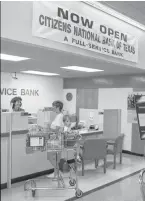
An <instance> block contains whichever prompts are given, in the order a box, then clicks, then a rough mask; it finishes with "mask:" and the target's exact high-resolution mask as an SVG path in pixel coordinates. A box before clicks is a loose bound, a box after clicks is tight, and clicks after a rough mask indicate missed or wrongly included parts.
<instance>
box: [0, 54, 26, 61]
mask: <svg viewBox="0 0 145 201" xmlns="http://www.w3.org/2000/svg"><path fill="white" fill-rule="evenodd" d="M0 56H1V60H6V61H24V60H28V59H30V58H26V57H19V56H13V55H9V54H0Z"/></svg>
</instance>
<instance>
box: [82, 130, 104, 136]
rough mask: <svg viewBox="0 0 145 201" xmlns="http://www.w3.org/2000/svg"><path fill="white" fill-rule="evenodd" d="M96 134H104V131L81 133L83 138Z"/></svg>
mask: <svg viewBox="0 0 145 201" xmlns="http://www.w3.org/2000/svg"><path fill="white" fill-rule="evenodd" d="M94 134H98V135H99V134H103V131H102V130H89V131H84V132H83V131H81V133H80V135H82V136H91V135H94Z"/></svg>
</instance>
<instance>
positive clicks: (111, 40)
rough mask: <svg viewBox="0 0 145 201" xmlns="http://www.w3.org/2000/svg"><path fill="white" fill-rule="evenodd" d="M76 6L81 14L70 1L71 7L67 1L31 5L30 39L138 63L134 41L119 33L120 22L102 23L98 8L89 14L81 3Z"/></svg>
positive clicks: (133, 38)
mask: <svg viewBox="0 0 145 201" xmlns="http://www.w3.org/2000/svg"><path fill="white" fill-rule="evenodd" d="M79 3H80V12H78V10H79V8H77V11H76V7H75V5H76V4H75V3H74V4H72V2H71V4H70V6H68V3H67V2H48V1H47V2H41V1H35V2H33V21H32V34H33V36H36V37H40V38H45V39H49V40H53V41H56V42H60V43H65V44H68V45H72V46H76V47H79V48H83V49H86V50H90V51H94V52H96V53H100V54H105V55H108V56H112V57H116V58H120V59H124V60H128V61H131V62H137V61H138V40H137V38H136V37H134V36H132V35H131V34H128V33H125V32H124V30H121V31H120V30H119V29H120V28H119V21H118V24H116V25H115V26H114V27H112V25H110V23H109V20H106V21H107V22H106V24H104V23H103V22H102V19H100V18H99V15H98V16H97V14H98V13H97V12H98V10H97V9H96V10H95V12H94V10H93V12H92V13H91V12H90V11H89V10H87V8H86V9H85V7H83V9H82V8H81V4H82V6H83V5H84V3H83V2H79ZM88 7H89V6H88ZM84 9H85V10H84ZM92 9H94V8H92ZM83 13H85V14H83ZM104 17H105V13H104ZM106 18H107V15H106Z"/></svg>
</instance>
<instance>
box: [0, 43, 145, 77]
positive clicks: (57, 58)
mask: <svg viewBox="0 0 145 201" xmlns="http://www.w3.org/2000/svg"><path fill="white" fill-rule="evenodd" d="M1 52H2V53H5V54H11V55H16V56H22V57H28V58H31V59H30V60H26V61H22V62H9V61H3V60H2V61H1V71H2V72H11V73H13V72H17V73H19V72H20V71H24V70H36V71H43V72H51V73H58V74H60V76H61V77H63V78H69V77H89V76H104V75H119V74H143V73H144V74H145V70H142V69H136V68H133V67H128V66H123V65H120V64H115V63H108V62H106V61H103V60H99V59H95V58H90V57H84V56H81V55H76V54H72V53H68V52H63V51H56V50H52V49H48V48H43V47H39V46H34V45H31V44H25V43H20V42H16V41H11V40H7V39H1ZM65 66H82V67H90V68H98V69H101V70H104V71H103V72H97V73H84V72H78V71H71V70H70V71H67V70H65V69H61V68H60V67H65Z"/></svg>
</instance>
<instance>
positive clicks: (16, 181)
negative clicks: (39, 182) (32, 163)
mask: <svg viewBox="0 0 145 201" xmlns="http://www.w3.org/2000/svg"><path fill="white" fill-rule="evenodd" d="M53 172H54V169H50V170H45V171H42V172H36V173H33V174H29V175H25V176H22V177H17V178H14V179H12V184H14V183H18V182H22V181H26V180H28V179H34V178H36V177H41V176H44V175H47V174H52V173H53ZM5 188H7V183H4V184H1V189H5Z"/></svg>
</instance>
